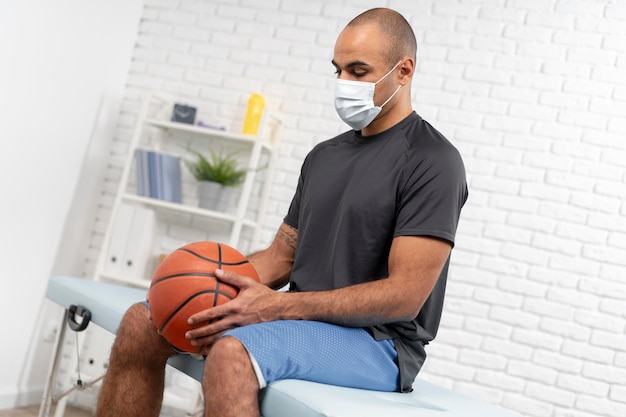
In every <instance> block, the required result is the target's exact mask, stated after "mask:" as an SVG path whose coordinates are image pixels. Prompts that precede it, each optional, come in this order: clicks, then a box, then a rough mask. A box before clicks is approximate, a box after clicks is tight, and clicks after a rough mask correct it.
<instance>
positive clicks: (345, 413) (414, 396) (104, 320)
mask: <svg viewBox="0 0 626 417" xmlns="http://www.w3.org/2000/svg"><path fill="white" fill-rule="evenodd" d="M145 294H146V291H145V290H141V289H136V288H130V287H126V286H121V285H115V284H109V283H104V282H95V281H90V280H86V279H80V278H73V277H53V278H51V279H50V281H49V283H48V289H47V292H46V297H47V298H48V299H50V300H52V301H54V302H55V303H57V304H60V305H61V306H62V307H64V308H65V309H66V317H68V320H67V321H68V322H69V325H70V327H71V328H72V329H74V330H80V328H81V327H84V326H85V325H87V324H89V322H93V323H95V324H96V325H98V326H100V327H102V328H104V329H106V330H108V331H110V332H112V333H116V332H117V328H118V326H119V323H120V321H121V319H122V316H123V314H124V312H125V311H126V309H127V308H128V307H129V306H131V305H132V304H134V303H136V302H138V301H143V300H145ZM89 315H90V318H89V319H88V318H87V316H89ZM77 316H78V317H77ZM64 332H65V326H64V327H63V331H61V332H59V333H61V334H60V336H59V339H60V340H59V343H58V345H57V351H56V352H55V354H54V363H53V364H52V366H51V370H50V375H49V380H48V382H47V385H46V388H45V392H44V399H43V402H42V405H41V410H40V414H39V415H40V417H41V416H47V414H48V413H49V409H50V404H51V402H52V392H51V391H52V387H53V386H54V380H55V378H56V368H57V366H58V361H59V359H60V357H61V352H60V351H61V350H62V349H61V348H62V343H63V342H62V340H61V339H62V338H63V333H64ZM168 363H169V364H170V365H171V366H173V367H175V368H177V369H179V370H180V371H182V372H184V373H186V374H188V375H189V376H191V377H193V378H195V379H196V380H198V381H201V380H202V372H203V366H204V362H203V361H198V360H196V359H193V358H192V357H190V356H188V355H178V356H174V357H172V358H171V359H170V361H169V362H168ZM413 388H414V390H413V392H412V393H409V394H401V393H390V392H378V391H367V390H361V389H353V388H343V387H335V386H331V385H324V384H318V383H314V382H308V381H299V380H283V381H276V382H273V383H271V384H270V385H269V386H268V387H267V388H266V389H264V390H263V391H262V392H261V413H262V415H263V416H265V417H323V416H333V417H354V416H358V417H387V416H390V417H409V416H411V417H451V416H455V417H461V416H462V417H479V416H480V417H520V416H519V415H518V414H516V413H514V412H512V411H508V410H506V409H504V408H501V407H497V406H494V405H490V404H487V403H484V402H481V401H478V400H475V399H471V398H468V397H466V396H463V395H461V394H458V393H456V392H454V391H451V390H448V389H445V388H441V387H438V386H436V385H433V384H431V383H428V382H426V381H421V380H419V379H417V380H416V381H415V382H414V384H413Z"/></svg>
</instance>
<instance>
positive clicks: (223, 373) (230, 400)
mask: <svg viewBox="0 0 626 417" xmlns="http://www.w3.org/2000/svg"><path fill="white" fill-rule="evenodd" d="M202 385H203V388H204V401H205V417H218V416H219V417H233V416H237V417H259V415H260V412H259V383H258V380H257V377H256V374H255V373H254V370H253V368H252V363H251V362H250V357H249V356H248V352H247V350H246V349H245V348H244V347H243V345H242V344H241V342H239V340H237V339H235V338H234V337H229V336H225V337H222V338H221V339H219V340H218V341H217V342H215V344H214V345H213V347H211V350H210V351H209V354H208V356H207V358H206V364H205V366H204V379H203V382H202Z"/></svg>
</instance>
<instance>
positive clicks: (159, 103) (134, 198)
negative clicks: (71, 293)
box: [94, 94, 280, 288]
mask: <svg viewBox="0 0 626 417" xmlns="http://www.w3.org/2000/svg"><path fill="white" fill-rule="evenodd" d="M174 103H175V100H172V99H168V98H165V97H163V96H160V95H157V94H148V95H146V97H145V98H144V100H143V103H142V108H141V111H140V116H139V120H138V122H137V127H136V128H135V132H134V134H133V137H132V140H131V143H130V145H129V147H128V152H127V154H126V157H125V162H124V166H123V170H122V175H121V179H120V183H119V186H118V190H117V193H116V195H115V199H114V203H113V207H112V213H111V219H110V221H109V224H108V226H107V229H106V233H105V236H104V239H103V242H102V248H101V250H100V254H99V257H98V262H97V264H96V269H95V274H94V279H95V280H106V281H114V282H118V283H124V284H127V285H132V286H137V287H141V288H147V287H148V286H149V283H150V278H151V271H152V268H151V267H148V268H147V269H145V270H146V271H147V272H146V273H145V276H143V277H137V276H128V275H127V274H126V275H125V274H124V273H117V272H111V271H110V270H107V268H106V265H107V262H109V261H110V259H109V257H111V256H112V255H111V254H110V249H111V245H112V241H115V240H114V236H113V234H114V233H115V230H116V227H115V225H116V222H118V221H120V219H119V217H120V216H119V214H120V207H121V206H122V205H130V206H133V207H141V208H143V209H149V210H152V211H153V212H154V213H155V218H156V219H157V220H156V223H155V224H156V226H155V227H156V230H157V232H156V237H155V240H157V241H158V240H159V239H160V237H162V236H163V235H167V233H164V230H168V228H171V227H177V225H178V226H181V227H189V228H192V226H190V225H193V224H194V223H196V224H197V223H202V224H215V225H218V227H216V228H217V229H219V230H220V231H222V234H221V235H219V238H216V239H211V238H210V239H207V240H219V241H221V242H223V243H227V244H229V245H230V246H232V247H234V248H237V249H239V250H240V251H242V252H246V249H250V248H256V246H257V244H258V241H259V238H260V230H261V226H262V222H263V219H264V214H265V211H266V207H267V202H268V198H269V190H270V182H271V177H272V172H273V170H274V164H275V145H276V137H277V136H278V134H279V127H280V122H279V121H278V120H276V119H271V118H270V117H268V116H267V112H265V115H264V116H263V120H262V122H261V126H260V128H259V132H258V134H257V135H256V136H251V135H245V134H241V133H234V132H228V131H222V130H216V129H210V128H206V127H201V126H197V125H191V124H185V123H178V122H171V121H168V120H167V119H168V118H169V117H170V115H171V111H172V109H173V105H174ZM137 149H149V150H156V151H159V152H164V153H169V154H172V155H175V156H179V157H181V172H182V174H183V201H182V203H175V202H170V201H165V200H160V199H156V198H150V197H145V196H141V195H139V194H138V193H137V189H136V171H135V169H136V167H135V163H136V160H135V153H136V150H137ZM189 149H195V150H200V151H201V152H202V150H206V151H208V150H209V149H215V150H217V151H219V152H222V151H224V152H227V153H228V152H233V151H235V152H236V154H237V157H238V159H239V162H240V164H241V165H242V166H245V167H247V173H246V176H245V179H244V182H243V184H242V185H241V186H240V187H239V188H238V193H239V195H238V196H237V201H236V203H235V204H233V205H232V206H231V207H230V209H228V210H227V211H224V212H220V211H214V210H207V209H204V208H200V207H198V204H197V199H196V194H195V193H196V188H197V183H196V182H195V180H193V179H192V177H191V174H190V173H189V172H188V171H187V169H186V166H185V164H184V163H183V161H182V160H183V159H185V158H188V157H191V156H192V155H191V153H190V152H189ZM225 230H227V234H226V235H225V234H224V233H223V232H224V231H225ZM132 238H133V243H132V244H131V243H128V244H129V245H131V246H132V247H131V248H130V249H133V250H127V251H126V252H136V251H134V249H136V248H135V247H134V246H145V245H146V244H150V243H149V242H142V241H141V239H138V238H137V236H134V237H132ZM119 240H120V239H119V237H118V238H117V241H119ZM122 240H124V239H122ZM191 241H194V238H193V237H191V238H190V239H189V241H187V242H184V243H190V242H191ZM150 249H151V248H150ZM172 249H175V248H170V249H169V250H172ZM122 252H123V251H122ZM149 252H150V255H149V256H150V258H152V259H132V260H123V259H118V260H116V261H117V262H122V264H123V263H124V262H140V263H141V264H144V265H145V263H146V262H148V263H149V264H151V266H154V265H156V258H158V255H159V254H164V253H167V252H168V249H165V250H164V249H162V248H161V249H160V253H158V252H159V250H154V251H152V250H150V251H149ZM144 255H145V254H144ZM142 270H143V269H142Z"/></svg>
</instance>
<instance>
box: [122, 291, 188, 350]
mask: <svg viewBox="0 0 626 417" xmlns="http://www.w3.org/2000/svg"><path fill="white" fill-rule="evenodd" d="M113 351H114V352H115V351H117V352H119V353H121V354H123V355H124V356H126V357H129V358H130V357H133V358H136V357H137V356H139V355H141V356H144V357H145V356H153V355H155V354H158V355H157V356H164V357H166V358H167V357H169V356H171V355H173V354H174V353H175V351H174V349H173V348H172V347H171V346H170V345H169V343H167V342H166V341H165V339H163V338H162V337H161V336H160V335H159V334H158V332H157V330H156V327H155V326H154V323H152V320H150V312H149V311H148V308H147V307H146V306H145V304H143V303H137V304H135V305H133V306H131V307H130V308H129V309H128V310H127V311H126V314H124V317H123V318H122V322H121V323H120V327H119V329H118V331H117V335H116V338H115V344H114V345H113Z"/></svg>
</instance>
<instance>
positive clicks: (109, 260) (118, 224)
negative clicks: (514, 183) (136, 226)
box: [102, 204, 135, 276]
mask: <svg viewBox="0 0 626 417" xmlns="http://www.w3.org/2000/svg"><path fill="white" fill-rule="evenodd" d="M134 213H135V208H134V207H133V206H130V205H128V204H120V205H119V207H118V208H117V212H116V216H115V223H114V224H113V230H112V231H111V238H110V240H109V247H108V249H107V255H106V258H105V262H104V265H103V268H102V269H103V272H104V273H105V274H107V275H114V276H116V275H119V274H120V273H121V264H122V262H123V258H124V254H125V251H126V242H127V241H128V231H129V230H130V228H131V225H132V223H133V215H134Z"/></svg>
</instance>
